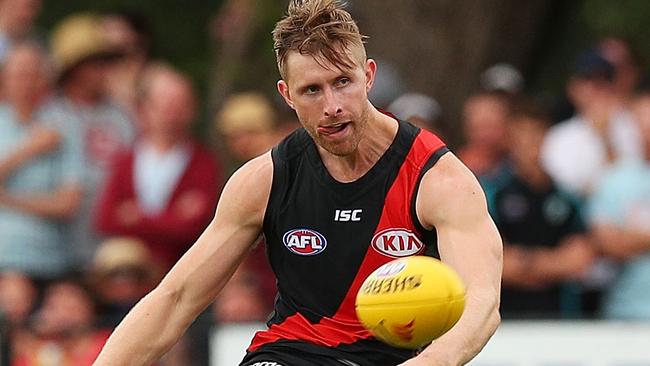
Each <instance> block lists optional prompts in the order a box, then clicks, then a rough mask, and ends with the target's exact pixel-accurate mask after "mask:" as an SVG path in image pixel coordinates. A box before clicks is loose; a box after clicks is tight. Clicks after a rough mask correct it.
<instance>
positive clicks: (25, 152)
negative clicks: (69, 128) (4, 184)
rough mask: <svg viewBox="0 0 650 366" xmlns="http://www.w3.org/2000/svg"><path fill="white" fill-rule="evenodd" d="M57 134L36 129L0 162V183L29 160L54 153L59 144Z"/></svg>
mask: <svg viewBox="0 0 650 366" xmlns="http://www.w3.org/2000/svg"><path fill="white" fill-rule="evenodd" d="M60 140H61V136H59V133H58V132H56V131H54V130H52V129H49V128H44V127H36V128H34V129H33V130H32V131H31V133H30V134H29V135H28V136H27V139H26V140H25V141H23V143H21V144H20V145H19V146H18V147H17V148H16V149H15V150H14V151H13V152H12V153H11V154H9V155H8V156H6V157H5V158H4V159H2V160H0V181H2V180H4V179H5V178H7V177H8V176H9V175H11V173H13V171H14V170H16V169H18V168H20V167H21V166H22V165H24V164H25V163H26V162H28V161H30V160H31V159H33V158H35V157H37V156H39V155H41V154H45V153H48V152H51V151H54V150H55V149H56V148H57V147H58V146H59V143H60Z"/></svg>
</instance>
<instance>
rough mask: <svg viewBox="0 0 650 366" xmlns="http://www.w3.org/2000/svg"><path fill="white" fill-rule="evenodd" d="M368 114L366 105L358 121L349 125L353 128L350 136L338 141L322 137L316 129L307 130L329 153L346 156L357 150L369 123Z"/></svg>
mask: <svg viewBox="0 0 650 366" xmlns="http://www.w3.org/2000/svg"><path fill="white" fill-rule="evenodd" d="M368 115H369V108H368V107H367V106H365V107H364V108H363V110H362V111H361V115H360V116H359V118H358V119H357V120H356V121H355V120H353V121H352V123H351V124H350V125H349V126H348V128H350V129H352V131H351V133H350V136H348V137H347V138H346V139H345V140H344V141H340V142H338V143H332V142H330V141H327V140H326V139H325V138H322V137H321V136H320V135H319V134H318V132H317V131H316V130H315V129H314V130H310V129H307V132H309V134H310V135H311V137H312V139H313V140H314V141H315V142H316V144H317V145H318V146H320V147H321V148H322V149H324V150H325V151H327V152H328V153H330V154H332V155H335V156H338V157H345V156H348V155H350V154H352V153H353V152H355V151H356V150H357V148H358V147H359V143H360V142H361V140H362V139H363V135H364V132H365V130H366V126H367V125H368Z"/></svg>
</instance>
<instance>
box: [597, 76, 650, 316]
mask: <svg viewBox="0 0 650 366" xmlns="http://www.w3.org/2000/svg"><path fill="white" fill-rule="evenodd" d="M632 108H633V109H632V110H633V111H634V115H635V117H636V121H637V122H638V125H639V129H640V131H641V137H642V140H643V144H644V154H643V159H642V160H638V161H619V162H617V163H616V164H615V165H614V166H613V167H611V169H609V170H607V171H606V172H605V174H604V176H603V179H602V181H601V182H600V184H599V185H598V187H597V189H596V191H595V193H594V195H593V196H592V198H591V202H590V209H589V217H590V221H591V224H592V225H593V228H594V229H593V230H594V233H595V236H596V238H597V239H598V241H599V244H600V246H601V249H602V251H603V252H604V253H605V254H606V255H608V256H610V257H611V258H614V259H615V260H617V261H618V262H619V263H621V265H622V268H621V270H620V272H619V274H618V277H617V278H616V280H615V281H614V283H613V284H612V285H611V286H610V290H609V292H608V293H607V294H606V296H605V301H604V304H603V312H604V315H605V317H607V318H615V319H644V320H650V306H649V304H650V85H649V84H648V83H646V84H645V85H644V86H643V88H642V89H641V90H640V92H639V94H638V96H636V97H635V98H634V99H633V102H632Z"/></svg>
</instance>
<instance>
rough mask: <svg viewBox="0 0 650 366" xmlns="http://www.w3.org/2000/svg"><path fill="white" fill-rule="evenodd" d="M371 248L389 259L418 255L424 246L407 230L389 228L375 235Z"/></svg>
mask: <svg viewBox="0 0 650 366" xmlns="http://www.w3.org/2000/svg"><path fill="white" fill-rule="evenodd" d="M372 247H373V248H375V250H377V251H378V252H380V253H383V254H386V255H388V256H389V257H394V258H397V257H408V256H410V255H413V254H417V253H419V252H420V251H421V250H422V249H423V248H424V244H422V242H421V241H420V239H418V237H417V236H415V234H413V233H412V232H411V231H409V230H406V229H395V228H391V229H386V230H383V231H380V232H378V233H377V234H375V236H374V237H373V238H372Z"/></svg>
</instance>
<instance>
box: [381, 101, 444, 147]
mask: <svg viewBox="0 0 650 366" xmlns="http://www.w3.org/2000/svg"><path fill="white" fill-rule="evenodd" d="M386 110H387V111H388V112H389V113H392V114H393V115H395V116H396V117H398V118H401V119H404V120H406V121H409V122H411V123H412V124H414V125H416V126H418V127H420V128H424V129H426V130H429V131H432V132H435V133H436V134H437V135H438V136H442V135H444V134H442V133H441V130H442V126H441V125H440V115H441V111H440V104H438V102H436V100H435V99H433V98H431V97H429V96H427V95H424V94H419V93H406V94H402V95H401V96H400V97H398V98H397V99H395V100H394V101H393V102H392V103H390V105H388V108H387V109H386Z"/></svg>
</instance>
